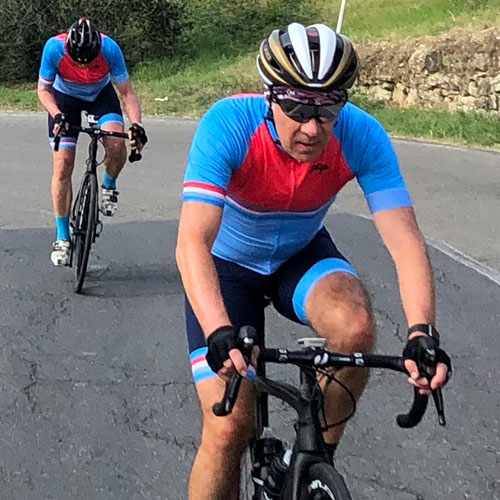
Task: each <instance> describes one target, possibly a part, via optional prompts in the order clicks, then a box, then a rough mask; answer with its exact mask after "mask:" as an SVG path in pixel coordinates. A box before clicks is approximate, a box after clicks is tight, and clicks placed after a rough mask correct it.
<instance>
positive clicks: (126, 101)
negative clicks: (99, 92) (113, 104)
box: [122, 90, 141, 123]
mask: <svg viewBox="0 0 500 500" xmlns="http://www.w3.org/2000/svg"><path fill="white" fill-rule="evenodd" d="M122 101H123V108H124V110H125V114H126V115H127V117H128V119H129V121H130V123H141V106H140V104H139V98H138V97H137V94H136V93H135V92H134V91H133V90H132V91H129V92H127V94H125V95H122Z"/></svg>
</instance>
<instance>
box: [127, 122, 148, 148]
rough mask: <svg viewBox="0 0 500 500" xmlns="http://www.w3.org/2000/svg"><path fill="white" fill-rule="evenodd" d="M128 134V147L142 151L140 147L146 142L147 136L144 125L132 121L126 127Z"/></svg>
mask: <svg viewBox="0 0 500 500" xmlns="http://www.w3.org/2000/svg"><path fill="white" fill-rule="evenodd" d="M128 136H129V138H130V147H131V148H132V149H137V151H142V148H143V147H144V146H145V144H146V143H147V142H148V137H147V135H146V131H145V130H144V127H143V126H142V125H141V124H140V123H132V125H131V127H130V128H129V129H128Z"/></svg>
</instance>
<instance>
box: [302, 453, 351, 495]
mask: <svg viewBox="0 0 500 500" xmlns="http://www.w3.org/2000/svg"><path fill="white" fill-rule="evenodd" d="M300 491H301V493H300V500H352V497H351V494H350V493H349V490H348V489H347V486H346V484H345V481H344V478H343V477H342V476H341V475H340V473H339V472H337V470H336V469H335V468H334V467H332V466H331V465H330V464H327V463H324V462H320V463H316V464H313V465H311V466H310V467H309V470H308V472H307V479H306V480H305V481H304V482H303V483H302V486H301V490H300Z"/></svg>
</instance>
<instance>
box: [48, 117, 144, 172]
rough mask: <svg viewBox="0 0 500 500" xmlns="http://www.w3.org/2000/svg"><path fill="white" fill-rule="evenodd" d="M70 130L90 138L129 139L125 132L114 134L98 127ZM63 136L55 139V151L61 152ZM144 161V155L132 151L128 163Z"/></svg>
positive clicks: (135, 150) (75, 127)
mask: <svg viewBox="0 0 500 500" xmlns="http://www.w3.org/2000/svg"><path fill="white" fill-rule="evenodd" d="M68 130H76V131H78V132H83V133H85V134H88V135H89V136H95V135H97V136H99V137H109V136H111V137H121V138H122V139H129V136H128V134H127V133H125V132H114V131H111V130H102V129H100V128H97V127H78V126H76V125H70V127H69V129H68ZM61 137H62V136H61V135H59V134H57V135H56V136H55V137H54V151H59V143H60V142H61ZM141 159H142V154H141V153H139V151H138V150H137V149H132V150H131V151H130V155H129V157H128V161H129V162H130V163H133V162H135V161H139V160H141Z"/></svg>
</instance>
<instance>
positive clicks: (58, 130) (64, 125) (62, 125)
mask: <svg viewBox="0 0 500 500" xmlns="http://www.w3.org/2000/svg"><path fill="white" fill-rule="evenodd" d="M53 120H54V128H53V129H52V133H53V134H54V137H58V136H61V135H66V132H67V131H68V129H69V121H68V119H67V118H66V115H65V114H64V113H57V114H56V115H54V118H53Z"/></svg>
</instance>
